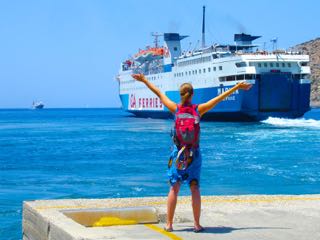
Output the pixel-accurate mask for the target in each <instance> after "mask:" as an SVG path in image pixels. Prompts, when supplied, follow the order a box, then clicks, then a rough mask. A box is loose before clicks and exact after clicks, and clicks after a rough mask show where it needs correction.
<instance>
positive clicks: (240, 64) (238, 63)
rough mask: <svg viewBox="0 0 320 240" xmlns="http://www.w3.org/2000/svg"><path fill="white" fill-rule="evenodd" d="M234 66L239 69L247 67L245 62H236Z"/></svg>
mask: <svg viewBox="0 0 320 240" xmlns="http://www.w3.org/2000/svg"><path fill="white" fill-rule="evenodd" d="M236 66H237V67H238V68H239V67H246V66H247V64H246V62H237V63H236Z"/></svg>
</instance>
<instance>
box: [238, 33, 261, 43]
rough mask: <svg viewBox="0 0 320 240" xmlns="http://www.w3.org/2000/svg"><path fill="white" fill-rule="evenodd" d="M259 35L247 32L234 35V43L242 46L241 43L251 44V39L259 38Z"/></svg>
mask: <svg viewBox="0 0 320 240" xmlns="http://www.w3.org/2000/svg"><path fill="white" fill-rule="evenodd" d="M260 37H261V36H252V35H249V34H245V33H241V34H235V35H234V41H235V43H236V45H238V46H243V45H252V41H254V40H256V39H258V38H260Z"/></svg>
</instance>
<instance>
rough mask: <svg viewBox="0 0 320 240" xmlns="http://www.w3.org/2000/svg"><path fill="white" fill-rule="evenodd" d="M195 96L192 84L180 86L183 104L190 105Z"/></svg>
mask: <svg viewBox="0 0 320 240" xmlns="http://www.w3.org/2000/svg"><path fill="white" fill-rule="evenodd" d="M192 94H193V87H192V85H191V84H190V83H183V84H182V85H181V86H180V97H181V104H182V105H184V104H186V103H189V102H190V100H191V96H192Z"/></svg>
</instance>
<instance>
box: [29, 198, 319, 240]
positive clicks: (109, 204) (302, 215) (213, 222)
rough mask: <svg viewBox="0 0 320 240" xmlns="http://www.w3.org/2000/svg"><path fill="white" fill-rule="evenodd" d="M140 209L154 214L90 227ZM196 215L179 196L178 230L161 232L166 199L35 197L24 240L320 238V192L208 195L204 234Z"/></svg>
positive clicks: (164, 217)
mask: <svg viewBox="0 0 320 240" xmlns="http://www.w3.org/2000/svg"><path fill="white" fill-rule="evenodd" d="M136 207H138V209H140V210H143V211H145V210H147V212H148V211H149V212H148V213H150V215H148V214H146V215H145V212H144V213H143V214H142V215H140V217H141V216H142V218H143V217H145V216H148V219H147V220H146V219H144V220H146V221H141V223H142V222H143V223H144V224H135V225H125V226H108V227H86V226H90V225H91V223H92V222H94V221H96V220H97V219H99V218H101V217H103V216H111V215H112V214H114V213H115V212H123V211H125V210H123V209H126V210H128V209H129V212H130V211H132V210H133V209H135V208H136ZM121 209H122V210H121ZM151 209H154V210H151ZM140 210H139V211H140ZM136 212H137V211H136ZM151 212H153V213H154V214H151ZM70 213H85V215H82V217H80V219H82V220H85V221H86V220H88V219H89V220H90V218H91V220H92V221H91V220H90V221H91V222H90V221H89V222H84V223H81V221H80V223H81V224H80V223H79V221H78V222H77V221H75V220H76V218H72V217H71V215H72V214H71V215H70ZM97 213H99V214H100V215H99V214H98V217H97V215H96V214H97ZM102 213H103V214H102ZM110 213H112V214H111V215H110ZM86 214H87V215H86ZM101 214H102V215H101ZM106 214H107V215H106ZM108 214H109V215H108ZM92 216H95V217H93V218H92ZM112 216H118V217H120V218H123V216H124V215H121V216H122V217H121V216H120V215H112ZM126 216H129V215H126ZM130 216H131V217H128V218H129V219H131V218H133V217H132V215H130ZM142 218H141V219H142ZM136 219H138V217H137V218H136ZM141 219H140V220H141ZM192 219H193V216H192V209H191V202H190V197H180V198H179V202H178V205H177V209H176V215H175V225H174V229H175V231H174V232H173V233H166V232H164V231H163V230H162V228H163V226H164V222H165V221H166V198H163V197H151V198H122V199H70V200H40V201H30V202H24V204H23V239H24V240H49V239H50V240H69V239H70V240H75V239H79V240H80V239H86V240H98V239H99V240H102V239H176V240H177V239H178V240H179V239H217V238H218V239H299V240H300V239H320V195H245V196H206V197H203V198H202V217H201V222H202V225H203V226H204V227H205V228H206V230H205V232H203V233H197V234H196V233H193V231H192V226H193V220H192ZM150 222H152V223H153V224H145V223H150ZM157 222H159V223H157ZM137 223H139V221H138V222H137Z"/></svg>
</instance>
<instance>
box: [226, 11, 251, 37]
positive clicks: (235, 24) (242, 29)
mask: <svg viewBox="0 0 320 240" xmlns="http://www.w3.org/2000/svg"><path fill="white" fill-rule="evenodd" d="M225 23H226V24H227V25H230V26H232V27H234V28H236V30H237V31H238V32H239V33H248V32H247V29H246V27H245V26H244V25H243V24H242V23H241V22H240V21H239V20H237V19H235V18H234V17H232V16H230V15H227V16H226V17H225Z"/></svg>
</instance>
